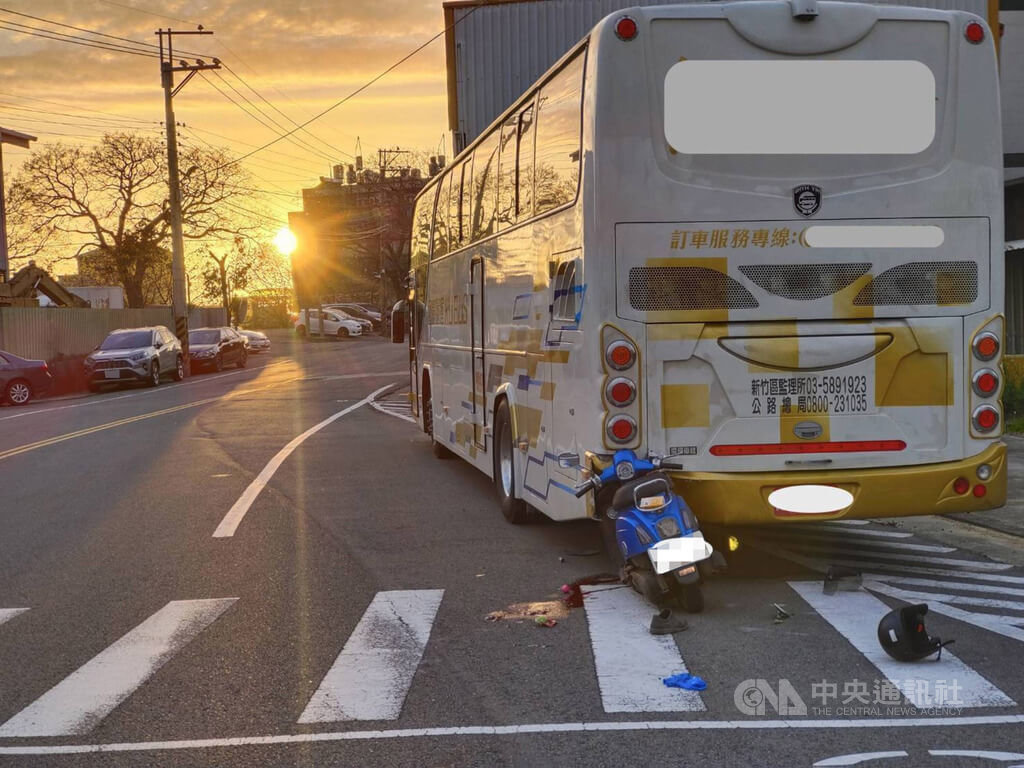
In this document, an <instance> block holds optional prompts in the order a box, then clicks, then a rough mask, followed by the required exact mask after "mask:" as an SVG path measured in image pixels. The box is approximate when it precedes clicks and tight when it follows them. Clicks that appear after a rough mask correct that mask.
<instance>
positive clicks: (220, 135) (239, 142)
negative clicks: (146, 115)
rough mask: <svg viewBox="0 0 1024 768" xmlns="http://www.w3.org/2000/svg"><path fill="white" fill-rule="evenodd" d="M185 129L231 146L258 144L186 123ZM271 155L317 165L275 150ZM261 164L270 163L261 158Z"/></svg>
mask: <svg viewBox="0 0 1024 768" xmlns="http://www.w3.org/2000/svg"><path fill="white" fill-rule="evenodd" d="M185 128H186V129H190V130H193V131H199V132H201V133H205V134H207V135H208V136H213V137H215V138H218V139H223V140H224V141H227V142H229V143H231V144H241V145H242V146H244V147H257V146H259V145H258V144H251V143H249V142H248V141H242V140H241V139H233V138H231V137H230V136H224V135H223V134H220V133H214V132H213V131H211V130H209V129H207V128H198V127H196V126H195V125H193V124H192V123H187V124H186V125H185ZM196 138H199V137H198V136H197V137H196ZM271 154H275V155H279V156H281V157H287V158H290V159H292V160H299V161H300V162H303V163H309V164H310V165H316V164H318V161H314V160H310V159H309V158H308V157H300V156H298V155H290V154H288V153H287V152H282V151H281V150H280V149H275V150H274V151H273V152H272V153H271ZM263 162H271V161H269V160H267V159H266V158H263ZM284 167H288V166H284ZM290 170H294V169H290Z"/></svg>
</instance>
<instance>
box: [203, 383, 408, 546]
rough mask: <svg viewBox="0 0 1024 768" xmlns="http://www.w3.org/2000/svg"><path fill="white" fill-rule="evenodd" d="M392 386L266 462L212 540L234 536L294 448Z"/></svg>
mask: <svg viewBox="0 0 1024 768" xmlns="http://www.w3.org/2000/svg"><path fill="white" fill-rule="evenodd" d="M393 386H394V384H388V385H387V386H386V387H381V388H380V389H378V390H376V391H374V392H373V393H371V394H370V395H368V396H367V397H364V398H363V399H362V400H360V401H359V402H358V403H356V404H355V405H350V406H349V407H348V408H344V409H342V410H340V411H338V412H337V413H336V414H334V415H333V416H330V417H328V418H326V419H324V420H323V421H321V422H320V423H319V424H314V425H313V426H312V427H310V428H309V429H307V430H306V431H305V432H303V433H302V434H301V435H299V436H298V437H296V438H293V439H292V441H291V442H289V443H288V444H287V445H286V446H285V447H284V448H282V449H281V450H280V451H278V452H277V453H276V454H275V455H274V458H272V459H271V460H270V461H268V462H267V465H266V466H265V467H264V468H263V469H262V470H261V471H260V473H259V474H258V475H256V478H255V479H254V480H253V481H252V482H251V483H249V487H248V488H246V489H245V491H244V492H243V493H242V495H241V496H240V497H239V498H238V501H236V502H235V503H234V504H233V505H232V506H231V509H229V510H228V513H227V514H226V515H224V519H223V520H221V521H220V525H218V526H217V530H215V531H214V532H213V538H215V539H223V538H228V537H231V536H234V535H235V531H236V530H238V526H239V524H240V523H241V522H242V518H244V517H245V513H246V512H248V511H249V507H251V506H252V503H253V502H254V501H256V497H257V496H259V495H260V492H261V491H262V490H263V489H264V488H265V487H266V486H267V483H269V482H270V479H271V478H272V477H273V476H274V473H275V472H277V470H278V469H279V468H280V467H281V465H282V464H284V461H285V459H287V458H288V457H289V456H291V455H292V452H293V451H294V450H295V449H296V448H298V447H299V446H300V445H302V444H303V443H304V442H305V441H306V440H307V439H308V438H310V437H312V436H313V435H315V434H316V433H317V432H319V431H320V430H321V429H323V428H324V427H326V426H328V425H330V424H333V423H334V422H335V421H337V420H338V419H340V418H341V417H342V416H345V415H346V414H349V413H352V411H354V410H356V409H358V408H362V407H363V406H364V405H366V404H367V403H369V402H371V401H372V400H373V398H374V397H375V396H377V395H379V394H380V393H381V392H384V391H385V390H387V389H388V388H390V387H393Z"/></svg>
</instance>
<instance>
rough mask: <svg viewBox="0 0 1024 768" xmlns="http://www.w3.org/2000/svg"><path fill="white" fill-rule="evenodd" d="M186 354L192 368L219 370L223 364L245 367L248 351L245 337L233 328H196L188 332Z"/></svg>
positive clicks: (222, 367)
mask: <svg viewBox="0 0 1024 768" xmlns="http://www.w3.org/2000/svg"><path fill="white" fill-rule="evenodd" d="M188 354H189V359H191V361H192V369H193V370H198V369H201V368H206V369H207V370H214V371H221V370H223V369H224V366H225V365H232V364H234V365H237V366H238V367H239V368H245V363H246V361H247V360H248V359H249V351H248V350H247V349H246V346H245V339H244V338H243V337H242V336H241V334H239V333H238V331H236V330H235V329H234V328H227V327H225V328H197V329H196V330H194V331H189V333H188Z"/></svg>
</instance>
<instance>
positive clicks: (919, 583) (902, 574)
mask: <svg viewBox="0 0 1024 768" xmlns="http://www.w3.org/2000/svg"><path fill="white" fill-rule="evenodd" d="M849 522H853V521H849ZM877 533H886V534H888V533H900V532H894V531H876V530H873V529H872V528H869V527H864V526H857V527H853V526H851V527H848V528H845V529H843V528H839V527H838V525H837V524H836V523H832V524H819V525H800V526H786V528H785V529H783V528H776V529H774V530H771V531H765V532H759V533H755V534H753V535H752V536H750V537H749V538H748V539H747V541H748V543H750V544H751V545H752V546H753V547H755V548H757V549H762V550H763V551H765V552H769V553H771V554H773V555H774V556H777V557H782V558H784V559H787V560H790V561H792V562H794V563H798V564H800V565H803V566H804V567H806V568H809V569H811V570H814V571H818V572H820V573H826V572H827V571H828V569H829V568H830V567H832V566H844V567H846V568H852V569H855V570H856V571H858V572H859V573H861V575H862V577H863V579H864V581H865V586H867V587H868V588H869V589H871V590H872V591H874V592H876V593H878V594H885V595H889V596H891V597H898V598H899V599H901V600H907V601H916V602H926V603H928V605H929V606H930V608H931V610H933V611H934V612H936V613H942V614H945V615H948V616H952V617H954V618H957V619H959V620H961V621H965V622H967V623H969V624H973V625H974V626H976V627H981V628H983V629H987V630H989V631H992V632H995V633H997V634H1001V635H1004V636H1006V637H1012V638H1014V639H1017V640H1024V631H1021V629H1020V626H1021V625H1020V621H1021V619H1022V618H1024V576H1021V575H1014V574H1013V573H1006V571H1010V570H1011V569H1012V568H1013V566H1012V565H1009V564H1006V563H1000V562H994V561H992V560H986V559H978V558H973V557H972V558H971V559H966V558H962V557H934V556H931V555H922V554H921V552H924V551H929V550H926V549H921V547H927V546H929V545H927V544H918V543H917V542H915V541H914V539H913V537H911V538H910V540H907V541H905V540H899V541H892V540H891V539H890V538H889V537H886V538H885V540H884V541H883V540H880V539H878V538H872V537H873V536H874V535H875V534H877ZM943 549H949V548H943ZM954 553H959V554H960V555H968V553H966V552H962V551H960V550H956V549H953V550H952V551H949V552H943V553H942V554H954ZM972 607H973V608H977V609H982V610H971V608H972ZM993 609H994V610H997V611H999V613H993V612H992V610H993Z"/></svg>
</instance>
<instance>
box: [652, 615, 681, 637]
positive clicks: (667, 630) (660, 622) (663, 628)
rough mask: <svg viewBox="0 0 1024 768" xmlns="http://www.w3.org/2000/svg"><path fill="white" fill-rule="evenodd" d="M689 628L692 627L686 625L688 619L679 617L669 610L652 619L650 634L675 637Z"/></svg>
mask: <svg viewBox="0 0 1024 768" xmlns="http://www.w3.org/2000/svg"><path fill="white" fill-rule="evenodd" d="M689 628H690V625H689V624H687V623H686V619H684V618H683V617H682V616H677V615H676V614H674V613H672V611H670V610H668V609H667V608H666V609H665V610H663V611H661V612H660V613H656V614H654V616H652V617H651V627H650V632H651V634H652V635H673V634H675V633H676V632H683V631H685V630H687V629H689Z"/></svg>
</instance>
